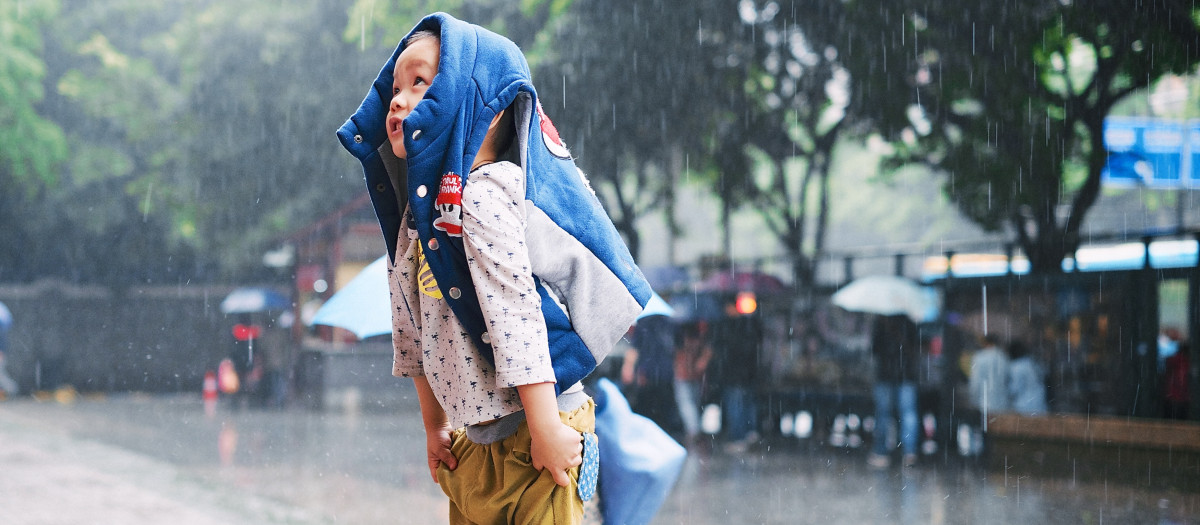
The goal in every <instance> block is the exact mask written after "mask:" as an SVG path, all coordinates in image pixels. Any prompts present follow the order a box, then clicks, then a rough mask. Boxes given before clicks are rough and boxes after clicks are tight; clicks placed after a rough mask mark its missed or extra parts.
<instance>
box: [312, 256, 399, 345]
mask: <svg viewBox="0 0 1200 525" xmlns="http://www.w3.org/2000/svg"><path fill="white" fill-rule="evenodd" d="M390 294H391V292H390V291H389V290H388V281H387V256H386V255H385V256H383V257H380V258H378V259H376V260H375V262H372V263H371V264H368V265H367V267H366V268H363V270H362V271H361V272H359V273H358V275H356V276H354V278H353V279H351V280H350V282H348V283H346V286H343V287H342V288H341V289H340V290H338V291H337V293H335V294H333V297H330V298H329V300H328V301H325V304H323V305H321V308H320V309H319V310H317V314H316V315H315V316H313V319H312V324H323V325H329V326H337V327H340V328H345V329H346V330H349V331H351V332H354V335H355V336H358V338H359V339H366V338H368V337H371V336H373V335H383V334H386V333H390V332H391V331H392V300H391V295H390Z"/></svg>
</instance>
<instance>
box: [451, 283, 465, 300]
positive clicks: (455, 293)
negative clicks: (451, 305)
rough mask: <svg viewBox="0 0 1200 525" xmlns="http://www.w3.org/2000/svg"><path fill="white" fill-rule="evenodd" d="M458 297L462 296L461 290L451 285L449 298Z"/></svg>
mask: <svg viewBox="0 0 1200 525" xmlns="http://www.w3.org/2000/svg"><path fill="white" fill-rule="evenodd" d="M459 297H462V290H459V289H458V287H457V286H451V287H450V298H451V299H458V298H459Z"/></svg>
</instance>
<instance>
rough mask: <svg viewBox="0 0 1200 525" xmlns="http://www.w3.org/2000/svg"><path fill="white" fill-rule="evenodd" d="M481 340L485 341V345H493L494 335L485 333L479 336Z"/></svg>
mask: <svg viewBox="0 0 1200 525" xmlns="http://www.w3.org/2000/svg"><path fill="white" fill-rule="evenodd" d="M479 340H480V341H483V344H485V345H490V344H492V334H489V333H487V332H484V333H483V335H480V336H479Z"/></svg>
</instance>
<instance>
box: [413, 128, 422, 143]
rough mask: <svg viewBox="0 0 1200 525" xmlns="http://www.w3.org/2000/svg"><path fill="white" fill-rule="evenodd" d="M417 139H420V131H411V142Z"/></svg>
mask: <svg viewBox="0 0 1200 525" xmlns="http://www.w3.org/2000/svg"><path fill="white" fill-rule="evenodd" d="M419 138H421V130H419V129H417V130H413V140H417V139H419Z"/></svg>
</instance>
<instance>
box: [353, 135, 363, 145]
mask: <svg viewBox="0 0 1200 525" xmlns="http://www.w3.org/2000/svg"><path fill="white" fill-rule="evenodd" d="M354 143H355V144H362V135H355V136H354Z"/></svg>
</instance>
